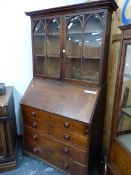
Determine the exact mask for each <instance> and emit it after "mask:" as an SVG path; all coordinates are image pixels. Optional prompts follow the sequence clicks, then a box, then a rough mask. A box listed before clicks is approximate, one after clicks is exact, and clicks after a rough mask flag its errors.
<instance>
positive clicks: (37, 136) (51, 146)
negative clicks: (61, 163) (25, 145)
mask: <svg viewBox="0 0 131 175" xmlns="http://www.w3.org/2000/svg"><path fill="white" fill-rule="evenodd" d="M24 139H25V142H28V140H30V141H31V142H34V143H35V144H38V145H41V146H42V147H43V148H44V149H48V150H49V151H52V152H55V153H58V154H60V155H61V156H62V157H63V156H64V157H67V158H68V159H72V160H75V161H76V162H79V163H81V164H83V165H86V164H87V151H83V150H80V149H77V148H75V147H72V146H70V145H68V144H64V143H63V142H60V141H58V140H56V139H53V138H50V137H48V136H46V135H43V134H41V133H39V132H36V131H35V130H34V129H31V128H29V127H28V126H25V127H24Z"/></svg>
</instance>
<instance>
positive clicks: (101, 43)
mask: <svg viewBox="0 0 131 175" xmlns="http://www.w3.org/2000/svg"><path fill="white" fill-rule="evenodd" d="M117 8H118V7H117V5H116V3H115V1H114V0H110V1H108V0H100V1H92V2H91V1H90V2H87V3H81V4H76V5H70V6H65V7H64V6H63V7H57V8H51V9H46V10H39V11H33V12H26V14H27V15H28V16H30V17H31V26H32V53H33V80H32V81H31V83H30V85H29V87H28V89H27V90H26V92H25V94H24V96H23V99H22V101H21V107H22V113H23V138H24V139H23V140H24V153H27V154H29V155H33V156H35V157H37V158H39V159H42V160H44V161H45V162H48V163H49V164H51V165H53V166H55V167H57V168H59V169H61V170H63V171H64V172H65V173H68V174H74V175H86V174H91V173H92V171H93V169H94V167H95V162H96V160H97V157H98V156H99V152H100V150H101V142H102V132H103V118H104V105H105V97H106V72H107V62H108V48H109V40H110V27H111V19H112V13H113V11H114V10H116V9H117Z"/></svg>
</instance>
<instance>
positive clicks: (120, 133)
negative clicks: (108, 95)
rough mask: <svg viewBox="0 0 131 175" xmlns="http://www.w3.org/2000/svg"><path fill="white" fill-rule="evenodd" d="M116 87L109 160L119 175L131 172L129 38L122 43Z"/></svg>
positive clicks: (130, 48)
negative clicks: (113, 124)
mask: <svg viewBox="0 0 131 175" xmlns="http://www.w3.org/2000/svg"><path fill="white" fill-rule="evenodd" d="M122 50H123V51H122V58H121V62H120V67H119V71H120V72H119V75H118V82H119V84H118V89H117V92H116V93H117V105H118V107H117V111H116V112H117V113H116V122H117V123H116V125H115V126H116V128H115V138H114V139H113V143H112V152H111V161H112V164H113V165H114V167H116V171H117V173H118V174H120V175H130V174H131V40H126V41H124V43H123V48H122Z"/></svg>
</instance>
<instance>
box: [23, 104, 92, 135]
mask: <svg viewBox="0 0 131 175" xmlns="http://www.w3.org/2000/svg"><path fill="white" fill-rule="evenodd" d="M22 112H23V117H24V120H26V118H28V117H29V118H30V119H32V120H40V121H43V122H45V123H51V124H52V125H54V126H55V127H56V126H57V127H59V128H64V129H65V130H67V131H71V132H74V133H77V134H80V135H88V133H89V128H88V124H86V123H83V122H80V121H76V120H73V119H70V118H66V117H63V116H59V115H56V114H52V113H49V112H45V111H42V110H39V109H35V108H32V107H28V106H22Z"/></svg>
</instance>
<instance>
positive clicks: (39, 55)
mask: <svg viewBox="0 0 131 175" xmlns="http://www.w3.org/2000/svg"><path fill="white" fill-rule="evenodd" d="M35 57H46V56H45V55H43V54H35Z"/></svg>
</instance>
